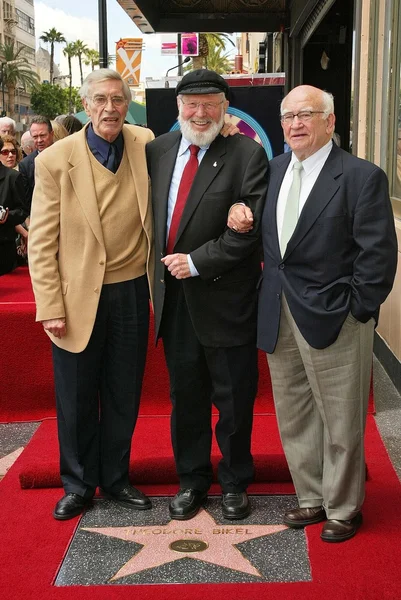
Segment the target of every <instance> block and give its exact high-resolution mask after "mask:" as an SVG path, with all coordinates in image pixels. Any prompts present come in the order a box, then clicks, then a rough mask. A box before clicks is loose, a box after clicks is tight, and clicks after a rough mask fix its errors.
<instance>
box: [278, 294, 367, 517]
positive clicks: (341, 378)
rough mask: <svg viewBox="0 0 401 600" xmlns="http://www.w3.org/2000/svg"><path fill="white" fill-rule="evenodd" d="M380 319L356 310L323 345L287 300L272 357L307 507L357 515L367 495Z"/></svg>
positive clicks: (292, 461)
mask: <svg viewBox="0 0 401 600" xmlns="http://www.w3.org/2000/svg"><path fill="white" fill-rule="evenodd" d="M373 332H374V320H373V319H370V321H368V323H360V322H358V321H357V320H356V319H355V318H354V317H353V316H352V315H351V314H350V315H348V317H347V319H346V320H345V322H344V325H343V327H342V329H341V331H340V334H339V336H338V338H337V340H336V341H335V342H334V344H332V345H331V346H329V347H327V348H324V349H322V350H317V349H315V348H312V347H311V346H310V345H309V344H308V343H307V342H306V340H305V339H304V338H303V336H302V335H301V333H300V331H299V329H298V327H297V325H296V323H295V321H294V319H293V318H292V316H291V313H290V310H289V308H288V304H287V302H286V301H285V299H283V305H282V311H281V321H280V331H279V339H278V343H277V346H276V349H275V351H274V353H273V354H270V355H268V362H269V367H270V373H271V379H272V384H273V393H274V401H275V405H276V412H277V419H278V424H279V429H280V435H281V440H282V443H283V447H284V452H285V455H286V458H287V461H288V465H289V468H290V471H291V475H292V478H293V482H294V486H295V490H296V493H297V496H298V501H299V506H300V507H301V508H305V507H316V506H321V505H323V506H324V508H325V510H326V514H327V518H329V519H341V520H346V519H350V518H352V517H353V516H355V515H356V514H357V512H358V511H359V510H360V508H361V506H362V503H363V499H364V494H365V454H364V431H365V423H366V414H367V406H368V399H369V387H370V374H371V366H372V351H373Z"/></svg>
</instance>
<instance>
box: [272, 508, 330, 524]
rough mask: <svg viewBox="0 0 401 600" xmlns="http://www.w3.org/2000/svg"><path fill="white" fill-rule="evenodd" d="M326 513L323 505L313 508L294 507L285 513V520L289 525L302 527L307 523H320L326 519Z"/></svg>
mask: <svg viewBox="0 0 401 600" xmlns="http://www.w3.org/2000/svg"><path fill="white" fill-rule="evenodd" d="M326 518H327V517H326V513H325V510H324V508H323V506H314V507H312V508H294V509H292V510H288V511H287V512H286V513H285V515H284V519H283V522H284V523H285V525H287V526H288V527H293V528H294V529H300V528H301V527H306V526H307V525H314V524H315V523H320V522H321V521H324V520H325V519H326Z"/></svg>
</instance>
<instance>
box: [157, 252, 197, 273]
mask: <svg viewBox="0 0 401 600" xmlns="http://www.w3.org/2000/svg"><path fill="white" fill-rule="evenodd" d="M161 261H162V263H164V265H165V266H166V267H167V268H168V270H169V271H170V273H171V274H172V275H173V277H175V278H176V279H187V277H191V271H190V268H189V264H188V259H187V255H186V254H178V253H177V254H168V256H165V257H164V258H162V259H161Z"/></svg>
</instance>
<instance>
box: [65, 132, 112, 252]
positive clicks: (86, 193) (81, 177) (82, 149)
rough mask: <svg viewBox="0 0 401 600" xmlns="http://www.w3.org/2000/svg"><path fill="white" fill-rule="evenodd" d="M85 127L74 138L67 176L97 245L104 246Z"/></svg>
mask: <svg viewBox="0 0 401 600" xmlns="http://www.w3.org/2000/svg"><path fill="white" fill-rule="evenodd" d="M86 127H87V126H86ZM86 127H84V128H83V129H82V130H81V131H80V132H79V133H78V134H77V136H76V140H75V143H74V146H73V148H72V152H71V155H70V158H69V162H70V164H71V165H72V168H71V169H70V171H69V175H70V179H71V183H72V186H73V188H74V192H75V194H76V196H77V198H78V201H79V203H80V205H81V208H82V210H83V212H84V214H85V217H86V218H87V220H88V223H89V225H90V227H91V229H92V231H93V233H94V235H95V237H96V239H97V240H98V242H99V244H101V245H102V246H104V241H103V231H102V226H101V223H100V215H99V208H98V204H97V198H96V193H95V186H94V183H93V178H92V166H91V163H90V158H89V155H88V152H90V150H89V149H88V147H87V143H86ZM85 174H86V176H85Z"/></svg>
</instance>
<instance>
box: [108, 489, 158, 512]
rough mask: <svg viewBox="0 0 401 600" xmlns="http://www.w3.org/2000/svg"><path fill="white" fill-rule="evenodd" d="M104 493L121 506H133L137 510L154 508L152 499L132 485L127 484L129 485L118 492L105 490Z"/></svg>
mask: <svg viewBox="0 0 401 600" xmlns="http://www.w3.org/2000/svg"><path fill="white" fill-rule="evenodd" d="M103 494H104V496H105V497H106V498H109V500H113V501H114V502H117V504H120V506H125V508H133V509H135V510H149V509H150V508H152V503H151V501H150V499H149V498H148V497H147V496H145V494H143V493H142V492H140V491H139V490H137V489H136V488H134V487H133V486H132V485H127V487H125V488H124V489H122V490H121V491H120V492H117V493H110V492H106V491H105V490H103Z"/></svg>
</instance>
